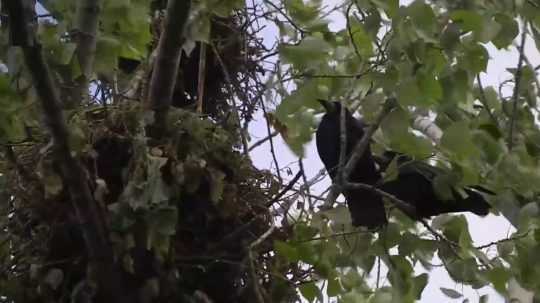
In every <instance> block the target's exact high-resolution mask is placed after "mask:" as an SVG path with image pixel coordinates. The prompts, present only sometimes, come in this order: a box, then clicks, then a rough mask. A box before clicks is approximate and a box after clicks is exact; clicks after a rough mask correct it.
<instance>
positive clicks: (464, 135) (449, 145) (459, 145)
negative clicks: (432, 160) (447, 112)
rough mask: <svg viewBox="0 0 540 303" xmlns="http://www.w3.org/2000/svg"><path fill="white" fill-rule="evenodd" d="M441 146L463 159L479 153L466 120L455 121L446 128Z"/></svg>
mask: <svg viewBox="0 0 540 303" xmlns="http://www.w3.org/2000/svg"><path fill="white" fill-rule="evenodd" d="M441 146H442V147H443V148H445V149H446V150H447V151H449V152H451V153H452V156H453V157H456V158H457V159H463V158H467V157H470V156H474V155H477V154H478V149H477V147H476V145H475V144H474V141H473V138H472V135H471V131H470V129H469V127H468V126H467V123H466V122H461V121H460V122H455V123H454V124H452V125H450V127H448V128H447V129H445V130H444V133H443V136H442V138H441Z"/></svg>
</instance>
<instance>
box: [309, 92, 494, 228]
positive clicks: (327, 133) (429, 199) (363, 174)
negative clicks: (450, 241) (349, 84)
mask: <svg viewBox="0 0 540 303" xmlns="http://www.w3.org/2000/svg"><path fill="white" fill-rule="evenodd" d="M320 102H321V104H322V105H323V106H324V108H325V110H326V114H325V115H324V116H323V118H322V120H321V123H320V124H319V127H318V128H317V133H316V140H317V151H318V153H319V157H320V158H321V160H322V162H323V163H324V166H325V167H326V170H327V171H328V173H329V175H330V177H331V178H332V180H333V181H334V182H335V181H336V178H337V176H338V175H337V174H338V169H339V168H338V165H339V155H340V146H341V144H340V142H341V141H340V134H341V132H340V112H341V104H340V103H339V102H328V101H322V100H320ZM345 113H346V128H347V131H346V137H347V142H346V143H347V144H346V148H347V150H346V155H347V157H346V158H347V159H348V158H349V157H350V155H351V153H352V151H353V148H354V147H355V146H356V144H357V143H358V141H360V140H361V139H362V136H363V135H364V131H363V127H364V124H363V123H362V122H361V121H360V120H358V119H356V118H354V117H353V116H352V114H351V113H350V112H349V111H348V110H346V112H345ZM384 156H385V157H382V158H379V159H383V161H378V164H379V165H380V166H381V167H383V168H384V166H386V165H387V164H388V163H390V161H391V160H392V159H393V157H395V156H399V157H398V159H397V164H398V174H397V177H396V178H395V179H393V180H391V181H388V182H382V183H381V173H380V171H379V170H378V169H377V167H376V165H375V158H374V157H373V155H372V154H371V150H370V148H369V146H368V148H367V149H366V150H365V152H364V154H363V155H362V157H361V158H360V160H359V161H358V163H357V164H356V166H355V167H354V169H353V171H352V173H351V175H350V176H349V179H348V181H349V182H353V183H354V182H358V183H364V184H369V185H376V186H377V187H378V188H380V189H382V190H383V191H385V192H387V193H390V194H392V195H394V196H395V197H397V198H398V199H400V200H402V201H404V202H406V203H408V204H411V205H412V206H414V207H415V209H416V213H415V214H413V216H414V218H413V219H420V218H429V217H431V216H435V215H439V214H443V213H453V212H462V211H470V212H473V213H474V214H477V215H480V216H484V215H487V214H488V213H489V209H490V205H489V204H488V203H487V202H486V200H485V198H484V196H483V194H485V193H487V194H492V193H491V192H490V191H488V190H485V189H483V188H482V187H479V186H476V187H468V188H464V189H463V190H464V193H465V195H461V194H459V193H458V191H457V189H455V188H451V189H450V190H449V193H448V195H447V196H446V197H444V198H442V197H441V195H440V194H437V192H436V191H435V189H434V186H433V182H434V180H435V178H436V177H437V176H439V175H441V174H443V173H444V171H442V170H441V169H440V168H437V167H433V166H431V165H429V164H427V163H424V162H421V161H412V159H410V158H409V157H406V156H405V155H400V154H397V153H395V152H386V153H385V155H384ZM343 194H344V196H345V199H346V200H347V206H348V208H349V211H350V213H351V218H352V224H353V225H354V226H366V227H368V228H375V227H379V226H382V225H385V224H386V223H387V218H386V213H385V208H384V204H383V202H382V198H381V196H380V195H378V194H376V193H375V192H373V191H370V190H364V189H354V190H345V191H344V193H343Z"/></svg>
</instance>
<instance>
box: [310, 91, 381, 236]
mask: <svg viewBox="0 0 540 303" xmlns="http://www.w3.org/2000/svg"><path fill="white" fill-rule="evenodd" d="M320 102H321V104H322V105H323V106H324V108H325V109H326V114H325V115H324V116H323V117H322V120H321V123H320V124H319V127H318V128H317V133H316V141H317V151H318V152H319V157H320V158H321V160H322V162H323V163H324V166H325V167H326V170H327V171H328V174H329V175H330V177H331V178H332V180H333V181H334V182H335V181H336V178H337V174H338V170H339V168H338V165H339V154H340V149H341V148H340V147H341V141H340V133H341V131H340V123H339V121H340V113H341V104H340V103H339V102H328V101H323V100H320ZM345 114H346V120H345V121H346V129H347V132H346V134H347V142H346V143H347V145H346V147H347V150H346V158H347V159H348V158H349V156H350V155H351V152H352V150H353V148H354V146H355V145H356V143H357V142H358V141H360V140H361V139H362V136H363V135H364V130H363V128H364V125H363V123H362V122H361V121H360V120H357V119H355V118H354V117H353V116H352V114H351V113H350V112H349V111H348V110H346V111H345ZM380 179H381V175H380V173H379V172H378V171H377V168H376V166H375V161H374V159H373V157H372V155H371V150H370V148H369V146H368V147H367V148H366V151H365V152H364V154H363V155H362V157H361V158H360V160H359V161H358V163H357V164H356V167H355V168H354V170H353V171H352V172H351V175H350V176H349V181H350V182H358V183H366V184H375V183H377V181H379V180H380ZM343 195H344V196H345V199H346V200H347V206H348V208H349V212H350V213H351V219H352V224H353V226H366V227H368V228H375V227H379V226H381V225H384V224H386V222H387V220H386V212H385V210H384V204H383V202H382V198H381V196H380V195H378V194H376V193H374V192H373V191H370V190H365V189H348V190H345V191H344V192H343Z"/></svg>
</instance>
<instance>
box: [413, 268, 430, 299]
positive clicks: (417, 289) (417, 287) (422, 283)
mask: <svg viewBox="0 0 540 303" xmlns="http://www.w3.org/2000/svg"><path fill="white" fill-rule="evenodd" d="M428 279H429V276H428V274H426V273H423V274H420V275H418V276H416V277H414V278H413V289H412V293H413V296H414V298H415V299H416V300H420V297H421V296H422V292H423V291H424V288H426V285H427V283H428Z"/></svg>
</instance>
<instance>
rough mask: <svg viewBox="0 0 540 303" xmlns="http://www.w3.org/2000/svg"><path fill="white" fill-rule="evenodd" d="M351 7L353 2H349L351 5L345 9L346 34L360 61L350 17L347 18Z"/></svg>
mask: <svg viewBox="0 0 540 303" xmlns="http://www.w3.org/2000/svg"><path fill="white" fill-rule="evenodd" d="M353 5H354V1H351V4H350V5H349V6H348V7H347V11H346V13H345V16H346V18H347V33H348V34H349V39H351V44H352V46H353V49H354V53H355V54H356V56H357V57H358V58H359V59H360V60H362V55H360V51H359V50H358V46H357V45H356V43H355V42H354V33H353V32H352V27H351V20H350V17H349V15H350V13H351V9H352V6H353Z"/></svg>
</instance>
